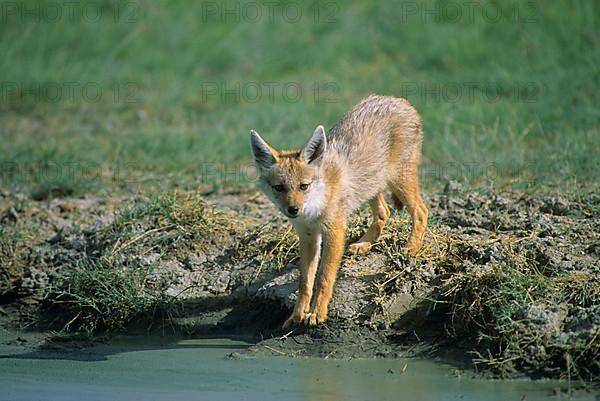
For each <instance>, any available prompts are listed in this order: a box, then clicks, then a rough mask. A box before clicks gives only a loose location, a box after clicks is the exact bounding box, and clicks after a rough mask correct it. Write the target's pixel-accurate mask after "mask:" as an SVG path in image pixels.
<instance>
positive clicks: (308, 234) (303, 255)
mask: <svg viewBox="0 0 600 401" xmlns="http://www.w3.org/2000/svg"><path fill="white" fill-rule="evenodd" d="M298 235H299V237H300V266H301V269H300V288H299V289H298V300H297V301H296V306H295V307H294V312H293V313H292V315H291V316H290V317H289V318H288V319H287V320H286V321H285V323H284V324H283V327H284V328H289V327H291V326H292V325H294V324H298V323H305V322H307V320H308V314H309V312H310V300H311V298H312V294H313V286H314V283H315V274H316V272H317V267H318V265H319V254H320V250H321V234H320V233H318V232H316V231H308V230H298Z"/></svg>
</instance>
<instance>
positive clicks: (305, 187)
mask: <svg viewBox="0 0 600 401" xmlns="http://www.w3.org/2000/svg"><path fill="white" fill-rule="evenodd" d="M309 185H310V184H300V191H306V190H307V189H308V186H309Z"/></svg>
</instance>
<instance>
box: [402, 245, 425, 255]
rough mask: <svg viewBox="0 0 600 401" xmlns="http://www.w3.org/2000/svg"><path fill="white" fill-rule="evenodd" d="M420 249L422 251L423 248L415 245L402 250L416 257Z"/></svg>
mask: <svg viewBox="0 0 600 401" xmlns="http://www.w3.org/2000/svg"><path fill="white" fill-rule="evenodd" d="M419 249H421V246H419V245H415V244H408V245H406V246H405V247H404V248H402V250H403V251H404V253H408V254H409V255H410V256H416V255H417V253H419Z"/></svg>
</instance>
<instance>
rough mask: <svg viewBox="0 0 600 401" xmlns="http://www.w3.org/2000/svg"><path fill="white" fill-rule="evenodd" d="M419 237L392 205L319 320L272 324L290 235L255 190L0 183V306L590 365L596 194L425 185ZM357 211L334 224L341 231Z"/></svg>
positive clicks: (52, 322)
mask: <svg viewBox="0 0 600 401" xmlns="http://www.w3.org/2000/svg"><path fill="white" fill-rule="evenodd" d="M426 203H427V205H428V206H429V207H430V211H431V213H430V215H431V218H430V230H429V232H428V233H427V235H426V241H425V246H424V248H423V250H422V251H421V253H420V254H419V255H418V256H417V257H415V258H410V257H408V256H406V255H404V254H403V253H402V251H401V248H402V246H403V245H404V243H405V242H406V239H407V238H408V233H409V227H410V226H409V219H408V215H407V214H406V213H405V212H396V213H395V214H394V215H393V217H392V219H391V220H390V222H389V223H388V226H387V227H386V230H385V232H384V236H383V237H382V239H381V240H380V241H379V242H378V243H377V244H376V246H375V247H374V249H373V251H372V252H371V253H370V254H368V255H365V256H349V255H347V256H345V258H344V260H343V262H342V268H341V270H340V273H339V279H338V282H337V284H336V288H335V293H334V298H333V300H332V304H331V307H330V321H329V322H328V324H327V325H325V326H323V327H319V328H317V329H314V330H308V331H307V330H305V329H303V328H298V329H296V330H294V331H293V332H283V331H282V330H281V328H280V327H281V324H282V323H283V321H284V320H285V318H286V317H287V315H288V314H289V312H290V309H291V307H292V306H293V304H294V302H295V299H296V289H297V279H298V275H299V271H298V258H297V239H296V236H295V234H294V233H293V230H291V228H290V226H289V225H288V224H287V223H286V222H285V221H284V220H283V219H282V218H281V217H280V216H278V215H276V214H275V213H274V211H273V209H272V207H271V206H270V205H269V204H268V203H267V202H266V200H265V199H264V198H263V197H262V196H260V195H257V194H255V193H248V194H246V193H243V194H233V195H221V196H218V197H207V198H206V199H205V198H203V197H201V196H200V195H198V194H196V193H192V192H183V191H180V192H172V193H167V194H161V195H157V196H153V197H144V196H121V197H118V198H99V197H88V198H83V199H70V198H61V199H52V200H50V201H45V202H39V201H34V200H31V199H29V198H28V197H27V196H25V195H15V194H10V193H2V195H1V196H0V212H1V213H2V214H1V215H0V224H1V229H2V234H3V235H2V237H1V243H0V245H1V248H0V258H1V259H2V260H1V264H2V266H3V269H2V271H1V272H0V302H1V303H2V305H1V306H0V323H1V324H2V326H3V327H9V326H11V327H28V328H35V329H47V328H52V329H55V330H63V331H65V332H68V331H71V332H72V331H79V332H84V333H99V332H153V333H164V334H171V333H176V334H190V335H219V336H223V335H231V336H245V337H252V338H254V339H259V340H262V341H261V342H260V343H259V344H258V345H257V346H256V347H254V351H253V352H259V353H261V352H267V353H274V354H285V355H292V356H307V355H315V356H321V357H337V358H348V357H357V356H361V357H364V356H367V357H372V356H377V357H396V356H398V355H406V354H407V353H409V354H410V353H412V354H418V353H428V354H431V355H438V356H440V355H443V356H447V355H448V354H451V355H452V357H453V358H454V359H457V356H458V359H460V360H462V361H463V362H464V361H467V362H468V363H469V364H470V365H471V366H475V367H476V368H477V369H480V370H482V369H483V370H486V371H489V372H491V373H493V374H495V375H502V376H510V375H514V374H520V373H525V374H528V375H532V376H535V377H540V376H551V377H566V376H567V375H571V377H579V378H581V379H582V380H584V381H592V380H593V379H594V378H597V377H598V375H599V374H600V365H599V362H598V360H600V279H599V277H600V264H599V262H598V261H599V257H600V234H599V233H600V197H598V196H597V195H588V196H586V197H584V198H579V199H576V198H566V197H551V196H550V197H535V196H531V195H526V194H520V193H497V192H493V191H479V192H473V191H465V190H462V189H461V188H459V187H458V186H453V185H450V186H448V187H447V188H446V190H445V191H444V192H442V193H439V194H428V196H426ZM368 219H369V216H368V213H367V212H366V211H364V212H362V213H359V214H357V215H356V217H355V218H354V220H353V222H352V224H351V225H350V233H349V237H350V238H349V239H350V240H353V239H357V238H358V237H359V236H360V234H361V232H362V231H363V230H364V229H366V227H367V225H368V223H369V220H368Z"/></svg>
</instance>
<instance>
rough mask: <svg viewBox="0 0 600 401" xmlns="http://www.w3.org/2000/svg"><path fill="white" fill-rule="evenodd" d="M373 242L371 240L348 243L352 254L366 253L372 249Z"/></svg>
mask: <svg viewBox="0 0 600 401" xmlns="http://www.w3.org/2000/svg"><path fill="white" fill-rule="evenodd" d="M372 245H373V244H372V243H370V242H355V243H354V244H350V245H348V252H350V253H351V254H352V255H364V254H365V253H368V252H369V251H370V250H371V246H372Z"/></svg>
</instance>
